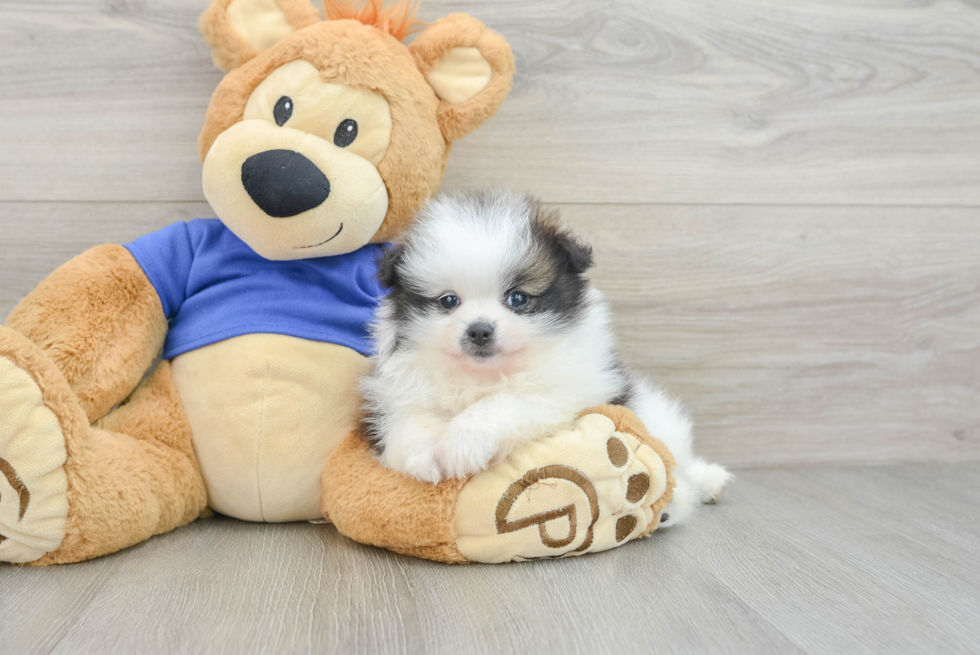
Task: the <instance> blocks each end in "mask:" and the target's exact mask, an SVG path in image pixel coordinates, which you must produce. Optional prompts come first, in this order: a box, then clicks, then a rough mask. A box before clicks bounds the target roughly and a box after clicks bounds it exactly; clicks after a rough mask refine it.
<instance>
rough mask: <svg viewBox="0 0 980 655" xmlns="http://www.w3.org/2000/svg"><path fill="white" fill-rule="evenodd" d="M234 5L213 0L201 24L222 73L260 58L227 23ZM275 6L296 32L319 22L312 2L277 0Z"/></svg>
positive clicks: (213, 57) (228, 0)
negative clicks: (230, 6)
mask: <svg viewBox="0 0 980 655" xmlns="http://www.w3.org/2000/svg"><path fill="white" fill-rule="evenodd" d="M232 2H234V0H213V2H212V3H211V6H209V7H208V8H207V10H206V11H205V12H204V13H203V14H201V20H200V23H199V26H200V28H201V34H203V35H204V41H205V42H206V43H207V44H208V46H209V47H210V48H211V59H212V60H213V61H214V65H215V66H217V67H218V68H220V69H221V70H223V71H230V70H232V69H235V68H238V67H239V66H241V65H242V64H244V63H245V62H246V61H248V60H249V59H252V58H253V57H255V55H257V54H258V52H256V51H255V48H253V47H252V46H251V45H249V43H248V42H247V41H246V40H245V39H244V38H242V37H241V36H240V35H239V34H238V32H236V31H235V29H234V28H233V27H232V26H231V23H230V21H229V20H228V5H230V4H231V3H232ZM276 4H278V5H279V8H280V9H282V10H283V13H284V14H285V15H286V21H287V22H288V23H289V25H290V26H291V27H292V28H293V29H294V30H299V29H302V28H304V27H306V26H307V25H312V24H313V23H316V22H318V21H319V20H320V12H318V11H317V9H316V7H315V6H313V4H312V3H311V2H310V1H309V0H276Z"/></svg>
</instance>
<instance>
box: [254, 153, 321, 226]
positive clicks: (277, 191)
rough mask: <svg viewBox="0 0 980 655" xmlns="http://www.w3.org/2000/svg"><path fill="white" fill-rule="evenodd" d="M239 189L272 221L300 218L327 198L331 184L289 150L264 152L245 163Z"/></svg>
mask: <svg viewBox="0 0 980 655" xmlns="http://www.w3.org/2000/svg"><path fill="white" fill-rule="evenodd" d="M242 186H244V187H245V191H247V192H248V195H249V197H250V198H251V199H252V202H254V203H255V204H256V205H258V206H259V209H261V210H262V211H264V212H265V213H266V214H268V215H269V216H272V217H274V218H289V217H291V216H297V215H299V214H302V213H303V212H305V211H309V210H311V209H313V208H315V207H319V206H320V205H322V204H323V201H324V200H326V199H327V196H329V195H330V180H328V179H327V176H326V175H324V174H323V171H321V170H320V169H319V168H317V166H316V164H314V163H313V162H311V161H310V160H309V159H307V158H306V157H304V156H303V155H301V154H299V153H298V152H294V151H292V150H266V151H265V152H260V153H258V154H256V155H252V156H251V157H249V158H248V159H246V160H245V163H244V164H242Z"/></svg>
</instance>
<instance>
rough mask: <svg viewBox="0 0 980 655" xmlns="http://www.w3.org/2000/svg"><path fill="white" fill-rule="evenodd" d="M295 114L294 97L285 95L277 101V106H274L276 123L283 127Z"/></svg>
mask: <svg viewBox="0 0 980 655" xmlns="http://www.w3.org/2000/svg"><path fill="white" fill-rule="evenodd" d="M292 115H293V99H292V98H290V97H289V96H283V97H281V98H279V100H277V101H276V106H275V107H273V108H272V117H273V118H275V119H276V125H278V126H279V127H282V126H283V125H285V124H286V121H288V120H289V117H290V116H292Z"/></svg>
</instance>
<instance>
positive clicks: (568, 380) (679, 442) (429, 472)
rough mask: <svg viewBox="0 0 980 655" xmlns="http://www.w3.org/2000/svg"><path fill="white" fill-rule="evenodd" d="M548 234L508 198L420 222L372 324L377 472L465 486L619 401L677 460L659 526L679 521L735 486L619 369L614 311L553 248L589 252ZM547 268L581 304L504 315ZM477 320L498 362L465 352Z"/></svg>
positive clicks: (657, 401) (647, 391)
mask: <svg viewBox="0 0 980 655" xmlns="http://www.w3.org/2000/svg"><path fill="white" fill-rule="evenodd" d="M541 224H542V216H541V211H540V209H539V207H538V205H537V204H536V203H534V202H533V201H530V200H529V199H527V198H524V197H521V196H516V195H513V194H509V193H505V192H482V193H479V194H468V195H458V196H453V197H445V196H444V197H441V198H438V199H436V200H434V201H433V202H431V203H430V204H429V206H428V208H427V209H426V210H425V211H424V212H422V214H421V215H420V216H419V218H418V220H417V221H416V223H415V225H414V226H413V228H412V229H411V230H410V231H409V233H408V235H407V237H406V242H405V244H406V245H405V246H404V249H403V250H402V251H400V253H399V254H398V257H397V261H395V262H394V263H393V264H392V266H393V267H394V272H393V275H394V279H396V282H394V285H395V290H394V291H393V293H392V295H391V296H389V297H388V298H387V299H386V300H385V301H384V302H383V303H382V306H381V309H380V311H379V314H378V318H377V321H376V324H375V325H374V326H373V333H374V337H375V339H376V342H377V346H378V353H379V354H378V358H377V366H376V368H375V370H374V372H373V374H372V375H370V376H368V377H366V378H365V379H364V380H363V383H362V390H363V394H364V397H365V400H366V405H367V411H368V421H369V424H370V426H371V428H372V432H373V434H374V435H375V438H376V439H377V442H378V445H379V447H380V448H381V449H382V452H381V462H382V463H383V464H384V465H385V466H387V467H389V468H392V469H394V470H397V471H401V472H403V473H405V474H408V475H411V476H414V477H416V478H418V479H420V480H423V481H427V482H438V481H440V480H442V479H445V478H451V477H460V478H461V477H465V476H467V475H469V474H471V473H475V472H477V471H479V470H481V469H484V468H487V467H488V466H490V465H491V464H492V463H493V462H494V461H496V460H498V459H500V458H502V457H504V456H506V455H507V453H509V452H510V451H511V450H512V449H513V448H514V446H515V445H517V444H519V443H522V442H525V441H529V440H533V439H537V438H540V437H543V436H546V435H548V434H551V433H553V432H554V431H556V430H558V429H560V428H562V427H566V426H568V425H570V424H571V423H572V422H573V421H574V419H575V417H576V416H577V415H578V414H579V412H581V411H582V410H583V409H585V408H587V407H591V406H595V405H600V404H603V403H607V402H610V401H612V400H613V399H616V398H621V397H625V398H626V405H627V406H628V407H629V408H630V409H631V410H633V411H634V412H635V413H636V414H637V416H639V418H640V419H641V420H642V421H643V422H644V424H645V425H646V426H647V428H648V429H649V431H650V433H651V434H653V435H655V436H656V437H657V438H659V439H660V440H662V441H663V442H664V443H665V444H666V446H667V447H668V448H669V449H670V451H671V452H672V453H673V455H674V457H675V458H676V459H677V464H678V466H677V470H676V479H677V488H676V490H675V493H674V501H673V502H672V504H671V506H670V508H669V509H668V512H667V518H666V519H665V520H664V522H663V525H664V526H667V525H673V524H676V523H681V522H683V521H685V520H687V519H688V518H689V517H690V515H691V513H692V512H693V510H694V508H695V507H696V505H697V504H698V503H699V502H714V501H715V500H716V499H717V498H718V497H719V496H720V495H721V493H722V491H723V489H724V487H725V484H726V483H727V482H728V481H729V479H730V478H731V475H730V474H729V473H728V472H727V471H726V470H725V469H724V468H722V467H721V466H718V465H717V464H708V463H707V462H705V461H704V460H702V459H700V458H697V457H695V456H694V454H693V442H692V435H691V421H690V419H689V418H688V416H687V415H686V414H685V413H684V411H683V410H682V408H681V407H680V405H679V404H678V403H677V402H676V401H674V400H672V399H670V398H669V397H667V396H666V395H665V394H664V393H663V392H662V391H660V390H659V389H656V388H654V387H653V386H651V384H650V383H649V382H648V381H647V380H646V379H645V378H643V377H641V376H639V375H637V374H635V373H633V372H631V371H628V370H626V369H625V368H624V367H623V366H622V365H620V364H619V363H618V360H617V357H616V343H615V337H614V333H613V330H612V328H611V316H610V312H609V306H608V303H607V301H606V299H605V298H604V296H603V295H602V293H601V292H599V291H598V290H597V289H595V288H592V287H591V286H588V283H587V282H586V281H585V280H584V278H582V277H581V275H573V274H572V272H570V271H568V270H567V268H568V266H567V264H568V262H567V261H566V260H564V259H561V257H560V255H561V253H560V252H559V253H558V254H559V258H558V259H557V260H556V259H555V243H552V242H551V241H554V239H552V237H554V236H555V234H563V235H566V236H568V237H569V238H570V239H572V240H571V241H569V242H568V243H570V244H571V246H572V247H580V248H581V247H582V246H581V245H580V244H578V243H577V242H575V241H574V239H573V238H572V237H570V235H568V234H567V232H565V231H564V230H563V229H561V228H560V227H556V226H554V225H553V224H552V223H551V222H550V221H547V224H548V225H549V230H550V231H549V230H545V232H546V233H547V234H548V235H550V236H547V237H546V238H545V239H544V241H548V243H544V242H543V240H542V237H541V234H542V230H541V229H535V228H536V227H537V228H540V226H541ZM549 239H551V241H549ZM549 246H550V248H551V249H550V250H549ZM585 252H586V253H588V250H586V251H585ZM556 262H559V263H560V265H559V264H556ZM535 264H537V266H535ZM549 266H551V268H555V267H556V266H557V270H558V275H559V276H561V275H565V276H566V277H567V276H569V275H572V277H574V280H573V279H571V278H568V279H567V280H566V281H567V282H569V285H570V286H569V288H570V289H576V288H577V289H578V291H579V293H578V294H577V295H575V294H571V293H570V292H569V293H568V294H566V296H568V297H567V298H566V299H565V301H563V302H560V303H559V302H551V303H550V304H549V303H547V302H545V301H544V300H541V301H538V300H536V301H535V302H536V303H538V302H540V303H541V307H542V309H540V310H536V311H528V312H526V313H520V312H515V311H514V310H513V309H512V308H509V307H508V306H507V300H506V299H507V297H508V294H509V293H510V292H511V291H512V290H513V285H514V280H515V276H516V277H520V272H521V271H522V270H531V271H532V272H533V271H538V272H539V273H540V272H541V271H543V270H548V268H549ZM563 270H564V273H563V272H562V271H563ZM532 277H533V276H532ZM576 284H578V285H579V286H578V287H576V286H575V285H576ZM553 287H554V288H557V287H555V286H554V285H553ZM539 293H540V294H541V298H543V299H547V298H548V295H547V294H548V293H550V291H548V290H546V289H540V290H539ZM447 294H451V295H455V296H457V297H458V298H459V300H460V303H459V306H458V307H456V308H455V309H453V310H451V311H448V310H446V309H444V308H441V307H439V306H438V305H437V304H436V303H438V299H439V298H441V297H443V296H445V295H447ZM573 296H574V297H573ZM476 321H484V322H487V323H489V324H491V325H493V326H494V345H495V351H494V353H493V355H492V356H490V357H475V356H474V355H473V353H472V352H469V351H467V348H466V347H465V346H467V345H468V344H467V343H466V334H467V329H468V328H469V326H471V325H473V324H474V322H476Z"/></svg>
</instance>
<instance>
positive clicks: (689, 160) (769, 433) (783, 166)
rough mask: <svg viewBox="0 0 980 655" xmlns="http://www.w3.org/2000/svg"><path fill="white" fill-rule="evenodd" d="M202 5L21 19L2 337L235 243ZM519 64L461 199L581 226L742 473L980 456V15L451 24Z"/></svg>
mask: <svg viewBox="0 0 980 655" xmlns="http://www.w3.org/2000/svg"><path fill="white" fill-rule="evenodd" d="M205 4H206V3H205V2H204V0H107V1H97V0H59V1H54V0H51V1H48V0H43V1H41V0H31V1H30V2H27V1H19V2H17V1H12V0H0V315H6V312H7V311H9V309H10V308H11V307H12V306H13V304H14V303H15V302H16V301H17V300H18V299H19V298H20V297H22V296H23V295H24V294H25V293H27V292H28V291H29V290H30V289H31V288H33V286H34V285H35V284H37V282H38V281H39V280H40V279H41V278H42V277H43V276H44V275H45V274H47V273H48V272H49V271H50V270H51V269H52V268H53V267H55V266H57V265H58V264H59V263H61V262H63V261H65V260H66V259H67V258H69V257H71V256H73V255H75V254H77V253H78V252H81V251H82V250H83V249H85V248H86V247H89V246H91V245H95V244H97V243H102V242H107V241H118V242H125V241H126V240H128V239H132V238H134V237H136V236H138V235H140V234H143V233H145V232H148V231H150V230H153V229H156V228H159V227H162V226H163V225H166V224H168V223H170V222H172V221H175V220H186V219H190V218H194V217H198V216H210V215H211V211H210V209H209V208H208V206H207V205H206V204H205V203H204V201H203V196H202V193H201V184H200V164H199V162H198V160H197V156H196V148H195V139H196V137H197V133H198V130H199V129H200V126H201V123H202V120H203V115H204V110H205V108H206V106H207V103H208V100H209V98H210V94H211V92H212V91H213V89H214V87H215V85H216V84H217V82H218V81H219V79H220V77H221V74H220V73H219V72H218V71H217V70H215V69H214V67H213V65H212V64H211V61H210V58H209V56H208V52H207V49H206V48H205V46H204V44H203V42H202V41H201V37H200V35H199V34H198V32H197V27H196V24H197V17H198V15H199V14H200V12H201V11H202V9H203V7H204V5H205ZM452 11H467V12H469V13H472V14H474V15H475V16H477V17H479V18H480V19H482V20H484V21H485V22H486V23H487V24H489V25H492V26H493V27H495V28H496V29H498V30H499V31H500V32H502V33H503V34H504V35H506V37H507V38H508V39H509V40H510V42H511V44H512V46H513V49H514V52H515V55H516V58H517V63H518V76H517V81H516V86H515V89H514V92H513V95H512V97H511V98H510V99H509V100H508V102H507V103H506V104H505V106H504V108H503V110H502V111H501V112H500V114H499V115H498V116H497V117H496V118H494V119H493V120H492V121H490V122H489V123H488V124H487V125H486V126H484V127H483V128H482V129H480V130H478V131H477V132H476V133H475V134H473V135H472V136H471V137H469V138H468V139H466V140H464V141H462V142H461V143H459V144H458V145H457V147H456V148H455V149H454V152H453V156H452V158H451V160H450V165H449V170H448V172H447V175H446V180H445V184H444V188H447V189H452V188H457V187H474V186H480V185H499V186H506V187H511V188H516V189H521V190H526V191H530V192H532V193H534V194H537V195H539V196H541V197H542V198H544V199H545V200H546V201H547V202H549V203H552V204H556V205H559V206H560V207H561V208H562V209H563V211H564V213H565V215H566V216H567V218H568V220H569V222H570V223H571V224H572V225H573V226H574V227H575V228H577V229H578V230H580V231H581V232H582V233H583V234H584V235H585V236H587V237H588V238H589V239H590V240H591V241H592V242H593V244H594V245H595V247H596V250H597V255H598V261H599V264H600V265H599V268H598V269H597V270H596V271H595V274H594V275H595V279H596V281H597V282H598V284H599V286H601V287H602V288H603V289H604V290H606V291H607V292H608V293H609V295H610V296H611V297H612V298H613V300H614V303H615V307H616V310H617V314H618V324H619V326H620V332H621V338H622V348H623V351H624V353H625V354H626V355H627V357H628V359H629V360H630V361H631V362H634V363H635V364H636V365H637V366H639V367H640V368H642V369H643V370H644V371H646V372H648V373H650V374H651V375H653V376H654V377H655V379H656V380H658V381H660V382H662V383H663V384H664V385H665V386H667V387H668V388H669V389H670V390H671V391H673V392H674V393H676V394H677V395H679V396H680V397H681V398H682V399H683V400H684V402H685V403H687V405H688V406H689V407H690V408H691V411H692V413H693V415H694V418H695V421H696V422H697V424H698V426H699V428H698V439H699V441H700V443H701V449H702V450H703V452H704V453H705V454H706V455H708V456H710V457H713V458H717V459H720V460H723V461H725V462H726V463H729V464H731V465H735V466H757V465H765V466H771V465H781V464H793V463H803V462H810V463H812V462H838V461H840V462H845V461H853V462H889V461H902V460H909V459H921V458H926V459H936V460H956V459H962V458H977V457H980V400H978V399H980V209H978V207H980V37H978V36H977V35H978V34H980V5H978V4H977V3H976V2H962V1H961V2H953V1H951V2H942V3H932V2H918V1H911V0H909V1H907V2H871V3H866V2H846V1H843V0H821V1H819V2H808V3H799V2H795V1H794V0H782V1H780V0H752V1H751V2H739V3H715V2H707V1H694V2H685V3H670V2H660V1H650V0H629V1H626V0H619V1H613V2H605V1H604V2H600V1H597V0H561V1H553V2H552V1H548V2H536V3H529V2H526V1H525V0H503V1H496V2H492V3H489V2H477V1H475V0H473V1H469V2H464V1H457V2H450V1H447V0H426V2H425V3H424V6H423V10H422V17H423V18H426V19H430V20H432V19H435V18H437V17H439V16H442V15H445V14H447V13H450V12H452Z"/></svg>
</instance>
